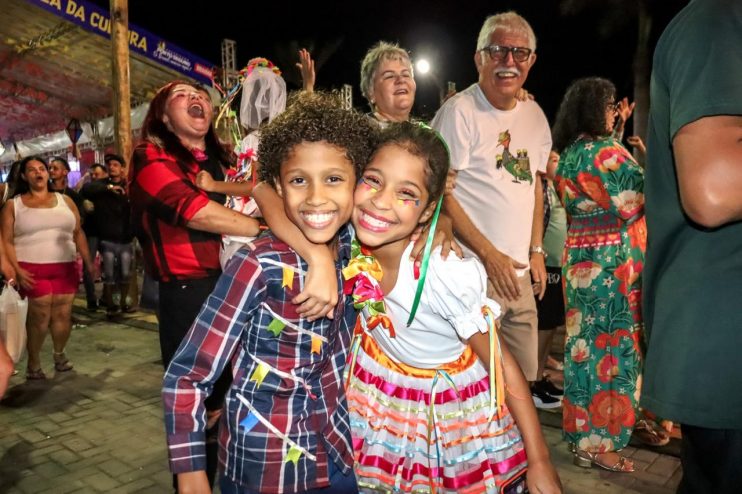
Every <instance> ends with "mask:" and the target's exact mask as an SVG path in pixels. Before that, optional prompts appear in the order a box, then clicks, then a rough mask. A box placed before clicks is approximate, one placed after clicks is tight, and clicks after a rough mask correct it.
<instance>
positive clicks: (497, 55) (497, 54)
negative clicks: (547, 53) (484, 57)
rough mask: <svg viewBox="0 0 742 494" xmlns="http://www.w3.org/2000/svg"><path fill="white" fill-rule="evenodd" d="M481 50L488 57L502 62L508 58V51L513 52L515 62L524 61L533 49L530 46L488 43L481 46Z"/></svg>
mask: <svg viewBox="0 0 742 494" xmlns="http://www.w3.org/2000/svg"><path fill="white" fill-rule="evenodd" d="M482 51H486V52H487V53H488V54H489V56H490V58H491V59H492V60H494V61H496V62H502V61H504V60H505V59H506V58H508V53H512V54H513V60H515V61H516V62H525V61H526V60H528V57H530V56H531V53H533V50H531V49H530V48H523V47H522V46H502V45H489V46H485V47H484V48H482Z"/></svg>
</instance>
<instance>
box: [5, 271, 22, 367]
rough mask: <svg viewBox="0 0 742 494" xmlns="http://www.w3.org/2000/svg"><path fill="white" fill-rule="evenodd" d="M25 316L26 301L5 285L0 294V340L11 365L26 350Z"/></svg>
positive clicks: (20, 357) (16, 361)
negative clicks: (10, 360)
mask: <svg viewBox="0 0 742 494" xmlns="http://www.w3.org/2000/svg"><path fill="white" fill-rule="evenodd" d="M27 314H28V300H27V299H22V298H21V296H20V295H18V292H17V291H16V290H15V288H13V287H12V286H10V285H5V288H4V289H3V293H2V294H0V340H2V341H3V343H5V348H6V349H7V350H8V354H9V355H10V358H11V359H13V363H18V361H19V360H21V359H22V358H23V353H24V352H25V350H26V315H27Z"/></svg>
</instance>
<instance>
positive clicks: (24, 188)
mask: <svg viewBox="0 0 742 494" xmlns="http://www.w3.org/2000/svg"><path fill="white" fill-rule="evenodd" d="M32 161H38V162H39V163H41V164H43V165H44V167H45V168H46V169H47V171H48V170H49V165H47V164H46V161H44V158H42V157H41V156H27V157H25V158H23V159H22V160H21V161H19V162H18V180H17V181H16V186H15V190H14V191H13V196H12V197H15V196H19V195H21V194H25V193H26V192H28V191H29V190H31V188H30V187H29V186H28V182H27V181H26V179H25V178H23V175H25V173H26V166H27V165H28V164H29V163H30V162H32ZM46 186H47V188H48V187H49V182H48V181H47V184H46Z"/></svg>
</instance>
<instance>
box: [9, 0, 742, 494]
mask: <svg viewBox="0 0 742 494" xmlns="http://www.w3.org/2000/svg"><path fill="white" fill-rule="evenodd" d="M731 13H733V14H734V15H730V14H731ZM741 19H742V8H741V7H740V5H739V4H734V3H733V2H731V1H729V0H696V1H694V2H692V3H691V4H690V5H689V6H688V7H687V8H686V9H684V10H683V11H682V12H681V13H680V14H679V15H678V16H677V18H676V19H675V20H674V21H673V22H672V23H671V24H670V26H669V27H668V28H667V30H666V32H665V34H664V35H663V36H662V38H661V39H660V42H659V44H658V48H657V52H656V54H655V63H654V73H653V84H652V106H651V115H650V127H649V140H648V146H647V147H646V148H645V146H644V143H643V141H642V140H641V138H639V137H638V136H631V137H629V138H628V139H627V142H628V144H629V146H631V147H633V148H634V154H632V152H631V151H630V150H629V149H627V147H625V145H624V144H623V141H624V140H623V133H624V126H625V124H626V122H627V120H628V119H629V118H630V116H631V114H632V110H633V105H632V104H630V103H629V101H628V99H627V98H619V96H618V95H617V92H616V88H615V86H614V85H613V84H612V83H611V82H610V81H609V80H606V79H604V78H600V77H587V78H582V79H578V80H576V81H574V82H573V83H572V84H571V85H570V86H569V87H568V88H567V90H566V93H565V95H564V98H563V100H562V102H561V105H560V107H559V110H558V113H557V115H556V118H555V121H554V124H553V126H550V125H549V121H548V120H547V118H546V116H545V114H544V112H543V111H542V110H541V108H540V107H539V105H538V103H537V102H536V101H535V100H534V98H533V96H531V95H529V94H528V93H527V92H525V90H524V89H523V86H524V84H525V83H526V80H527V77H528V74H529V71H530V70H531V69H532V67H533V66H534V64H535V62H536V58H537V57H536V50H537V43H536V35H535V33H534V32H533V29H532V28H531V26H530V25H529V23H528V22H527V21H526V19H524V18H523V17H521V16H520V15H518V14H516V13H515V12H505V13H501V14H497V15H493V16H490V17H488V18H487V19H486V20H485V21H484V23H483V25H482V28H481V30H480V32H479V35H478V37H477V40H476V50H475V53H474V62H475V67H476V69H477V72H478V81H477V82H476V83H474V84H472V85H471V86H470V87H468V88H466V89H464V90H463V91H461V92H460V93H458V94H454V95H449V96H450V97H448V98H447V100H446V101H445V102H444V103H443V104H442V106H441V108H440V109H439V110H438V112H437V114H436V115H435V118H433V120H432V121H431V122H430V125H429V126H428V125H426V124H425V123H423V122H420V121H418V120H417V119H415V118H414V117H413V116H412V115H411V113H412V109H413V106H414V100H415V90H416V85H415V78H414V70H413V67H412V64H411V61H410V58H409V55H408V53H407V52H406V51H405V50H404V49H402V48H400V47H399V46H397V45H395V44H391V43H387V42H379V43H378V44H376V45H374V46H373V47H371V48H370V49H369V50H368V52H367V54H366V56H365V57H364V58H363V61H362V64H361V70H360V80H361V83H360V86H361V92H362V94H363V96H364V97H365V98H366V99H367V101H368V103H369V106H370V109H371V111H370V112H369V113H367V114H366V115H362V114H360V113H358V112H356V111H354V110H349V109H343V108H342V106H341V104H340V100H339V98H337V96H336V95H333V94H329V93H323V92H318V91H315V90H314V85H315V74H314V64H313V61H312V59H311V56H310V55H309V53H308V52H306V50H302V51H301V52H300V54H299V59H300V62H299V64H297V65H298V67H299V69H300V70H301V73H302V76H303V78H304V82H305V84H304V90H303V91H301V93H300V94H298V95H295V96H291V97H289V96H288V95H287V92H286V85H285V83H284V81H283V79H282V77H281V72H280V70H278V68H277V67H275V66H274V65H273V64H272V63H271V62H270V61H268V60H266V59H263V58H259V59H253V60H251V62H250V63H249V64H248V66H247V67H246V69H245V70H244V71H243V73H242V75H243V78H242V81H241V86H242V87H241V91H242V96H241V97H242V100H241V104H240V124H241V126H242V128H243V129H244V130H245V131H246V135H245V137H244V138H240V139H236V140H235V142H233V143H232V144H233V146H229V145H227V144H225V143H224V142H222V141H221V140H220V139H219V138H218V137H217V133H216V131H215V126H214V117H215V113H216V111H215V108H214V105H213V104H212V102H211V99H210V97H209V94H208V92H207V91H206V90H205V89H204V88H202V87H199V86H195V85H192V84H190V83H187V82H183V81H173V82H171V83H169V84H167V85H166V86H164V87H163V88H161V89H160V90H159V91H158V92H157V94H156V95H155V97H154V99H153V100H152V102H151V104H150V108H149V111H148V113H147V115H146V117H145V121H144V124H143V128H142V136H141V137H142V139H141V143H140V144H139V145H137V147H136V148H135V150H134V153H133V156H132V159H131V167H130V170H128V180H127V178H126V173H127V170H126V161H125V160H124V158H123V157H120V156H116V155H107V156H106V158H105V166H101V165H98V166H97V167H93V168H91V172H90V178H89V179H86V180H84V181H83V182H84V185H83V186H82V187H81V188H80V190H79V191H75V190H72V189H71V188H70V187H69V186H68V184H67V181H66V177H67V173H68V172H69V165H68V164H67V162H66V161H65V160H64V159H63V158H53V159H51V160H50V161H49V164H48V165H47V163H46V161H45V160H44V159H42V158H40V157H28V158H25V159H23V160H21V161H19V162H18V163H17V164H16V166H14V170H13V171H12V172H11V174H12V175H13V177H14V178H13V179H12V180H9V181H8V183H7V184H6V185H5V186H4V188H3V200H4V201H5V202H6V204H5V207H4V208H3V210H2V214H1V215H0V219H1V223H0V225H1V229H0V233H2V242H0V247H2V250H1V251H0V261H1V263H0V267H1V268H2V273H3V276H4V277H5V278H6V281H7V282H9V283H14V284H16V285H17V286H18V287H19V288H20V290H21V291H22V293H23V294H25V295H26V296H27V297H28V298H29V316H28V322H27V332H28V361H27V374H26V377H27V379H44V378H46V376H45V373H44V370H43V368H42V365H41V358H40V351H41V348H42V346H43V342H44V338H45V335H46V333H47V332H48V331H49V332H51V334H52V341H53V362H54V368H55V370H56V371H57V372H65V371H68V370H71V369H72V368H73V365H72V363H71V361H70V360H69V359H68V358H67V355H66V352H65V345H66V343H67V341H68V339H69V337H70V309H71V305H72V299H73V298H74V294H75V293H76V291H77V285H78V282H79V277H80V274H79V273H78V272H77V268H76V259H77V255H78V253H79V255H80V256H81V258H82V261H83V264H84V266H85V273H84V276H85V290H86V296H87V302H88V308H89V309H90V310H96V309H97V306H98V303H99V299H98V297H97V295H96V293H95V286H94V284H93V281H94V280H95V277H96V273H95V269H94V264H93V257H94V254H95V252H96V251H99V252H100V253H101V259H102V273H103V280H104V290H103V296H102V302H103V303H104V305H105V306H106V307H107V312H108V314H109V315H114V314H115V313H116V312H117V311H118V310H122V311H128V310H131V303H130V302H129V301H128V298H127V296H128V287H129V283H130V279H131V277H132V270H131V259H132V256H133V252H134V248H133V243H132V242H133V239H134V237H136V238H137V239H138V241H139V244H140V245H141V248H142V253H143V259H144V263H145V269H146V272H147V274H148V276H150V277H151V278H152V279H154V280H155V281H157V282H158V290H159V293H158V297H159V306H158V311H157V316H158V321H159V337H160V348H161V354H162V363H163V366H164V369H165V374H164V382H163V391H162V394H163V404H164V412H165V432H166V437H167V444H168V450H169V460H170V463H169V465H170V469H171V471H172V473H173V487H174V489H176V490H177V491H178V492H181V493H191V492H195V493H201V492H211V488H212V487H213V486H214V485H215V484H217V483H218V484H219V486H220V489H221V492H223V493H235V494H237V493H241V494H251V493H258V492H261V493H299V492H302V493H303V492H307V493H326V494H330V493H352V492H359V491H360V492H503V493H510V492H525V491H526V490H527V491H529V492H534V493H536V492H539V493H556V492H561V490H562V488H561V483H560V479H559V476H558V475H557V472H556V470H555V468H554V466H553V465H552V463H551V460H550V455H549V450H548V448H547V446H546V444H545V441H544V438H543V435H542V433H541V426H540V424H539V421H538V416H537V413H536V409H537V408H543V409H556V408H561V409H562V417H563V422H562V424H563V436H564V440H565V442H566V443H567V445H568V446H569V448H570V450H571V451H572V453H573V455H574V463H575V465H578V466H581V467H586V468H591V467H593V466H596V467H599V468H602V469H605V470H609V471H612V472H620V473H627V474H630V473H631V472H633V471H634V464H633V462H632V460H631V459H630V458H628V457H626V456H624V455H623V454H622V452H621V451H622V449H623V448H625V447H626V446H627V445H628V442H629V440H630V439H631V437H632V436H633V437H635V438H637V439H638V440H640V441H642V442H643V443H645V444H647V445H649V446H651V447H657V446H663V445H665V444H667V443H668V442H669V441H670V433H671V432H672V430H673V427H674V423H673V421H677V422H679V423H680V424H681V427H682V440H683V457H682V463H683V469H684V477H683V481H682V482H681V485H680V488H679V491H680V492H684V493H686V492H687V493H695V492H698V493H701V492H722V493H725V492H733V491H734V489H736V488H737V486H738V485H739V482H740V481H741V480H742V478H740V475H741V474H740V471H739V469H738V465H739V464H740V462H742V422H740V418H741V417H742V403H740V400H739V397H738V396H739V395H738V393H735V391H736V390H737V389H739V385H741V384H742V373H740V372H739V371H737V370H736V369H737V367H736V366H735V365H734V360H733V359H734V352H735V349H736V348H738V347H739V344H740V343H742V341H740V334H742V333H740V331H739V329H740V327H742V321H741V320H740V316H739V313H738V311H734V300H735V297H736V296H737V294H738V293H739V289H740V288H742V287H740V286H739V281H738V280H739V274H740V269H742V267H741V266H740V259H742V258H740V256H739V253H738V251H739V247H740V246H741V244H740V238H742V236H741V235H740V234H742V232H740V231H739V229H740V219H742V203H740V195H739V194H738V193H737V191H738V190H739V186H740V185H741V182H742V180H740V174H739V166H738V165H739V163H740V162H742V153H740V147H739V142H740V140H741V137H740V129H742V121H741V120H740V119H742V117H740V115H742V111H740V110H742V108H741V107H740V105H742V87H740V85H739V81H740V80H742V78H740V77H736V76H739V74H738V72H740V71H742V59H740V58H739V52H738V46H739V44H740V43H739V42H740V41H742V39H740V36H741V35H740V32H742V26H741V25H740V23H741V22H742V21H741ZM710 25H714V26H717V27H716V28H715V32H714V36H713V38H715V39H716V38H718V41H717V44H715V45H714V46H716V49H717V50H720V52H721V54H722V55H724V56H727V57H729V58H730V59H733V60H734V61H735V63H734V64H732V66H733V69H731V70H730V69H729V68H728V67H727V68H724V69H722V68H720V67H718V66H717V65H715V63H714V61H713V60H708V59H707V56H706V52H705V50H706V48H705V47H706V46H707V45H709V43H711V41H710V40H709V39H708V36H707V34H708V32H709V31H708V26H710ZM719 26H720V27H719ZM688 53H690V55H691V57H690V59H691V60H690V62H689V61H688ZM694 55H698V56H697V57H696V56H694ZM734 57H736V58H734ZM680 59H682V60H683V63H678V61H679V60H680ZM702 73H703V74H708V76H707V77H704V78H701V79H700V80H699V78H698V74H702ZM236 134H238V135H241V133H240V132H237V133H236ZM634 156H636V157H637V158H636V159H635V157H634ZM99 168H100V169H99ZM645 168H646V170H645ZM104 174H105V175H104ZM645 176H646V183H645ZM645 196H646V201H645ZM645 213H646V214H645ZM81 218H82V220H81ZM648 239H649V241H648ZM42 244H43V245H45V246H47V247H45V248H43V249H40V248H38V246H39V245H42ZM709 252H717V253H719V254H720V255H719V256H713V257H710V256H709V255H708V253H709ZM699 259H704V262H703V263H700V262H699ZM689 280H690V282H689ZM116 290H118V291H119V294H118V297H115V294H114V292H115V291H116ZM678 294H680V295H678ZM710 310H711V312H709V311H710ZM710 321H713V324H711V325H710V324H709V323H710ZM560 326H564V327H565V331H566V340H565V347H564V358H563V360H562V361H556V360H554V358H553V357H552V356H551V355H550V348H551V342H552V339H553V338H554V333H555V331H556V329H557V328H559V327H560ZM709 328H710V329H709ZM7 361H8V358H7V355H6V354H5V351H4V349H3V348H2V346H1V345H0V364H2V366H0V372H2V373H4V374H7V373H9V372H10V371H9V369H8V363H7ZM547 367H552V368H553V369H557V370H561V371H563V378H564V379H563V387H560V386H558V385H557V384H556V383H554V382H552V381H551V380H550V379H549V377H548V376H549V373H547V372H546V368H547ZM10 369H12V365H10ZM6 382H7V378H3V379H0V394H2V392H3V391H4V387H5V385H6V384H5V383H6ZM721 400H724V406H721V405H720V402H721ZM710 403H716V404H717V405H715V406H711V405H710Z"/></svg>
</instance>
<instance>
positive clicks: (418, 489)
mask: <svg viewBox="0 0 742 494" xmlns="http://www.w3.org/2000/svg"><path fill="white" fill-rule="evenodd" d="M346 368H347V369H348V372H349V376H348V377H347V378H346V383H347V388H348V389H347V399H348V408H349V411H350V421H351V430H352V434H353V449H354V452H355V459H356V478H357V479H358V486H359V488H360V490H361V492H384V493H422V492H435V493H442V494H447V493H498V492H500V489H501V487H502V486H503V485H505V484H507V483H509V482H510V481H511V480H512V479H514V478H515V477H516V476H520V475H522V474H523V472H524V471H525V469H526V454H525V449H524V447H523V442H522V439H521V436H520V431H518V428H517V427H516V426H515V423H514V421H513V419H512V417H511V415H510V412H509V411H508V409H507V407H505V406H503V407H502V408H501V409H500V411H499V413H497V414H495V416H494V418H492V419H491V420H489V419H488V417H489V416H490V413H491V406H490V391H489V376H488V374H487V371H486V369H485V368H484V366H483V365H482V364H481V362H480V361H479V360H478V359H477V357H476V355H475V354H474V352H473V351H472V350H471V349H470V348H469V347H467V349H466V350H465V351H464V353H463V354H462V355H461V356H460V357H459V358H458V359H457V360H456V361H454V362H450V363H448V364H446V365H443V366H441V367H440V368H438V369H420V368H416V367H412V366H409V365H405V364H402V363H398V362H394V361H392V360H391V359H389V357H387V356H386V355H385V354H384V353H383V352H382V350H381V349H380V348H379V347H378V346H377V344H376V342H375V341H374V339H373V337H371V336H369V335H368V334H364V335H361V336H359V337H357V339H356V341H355V342H354V351H353V353H352V354H351V362H350V364H349V365H348V366H347V367H346Z"/></svg>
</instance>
